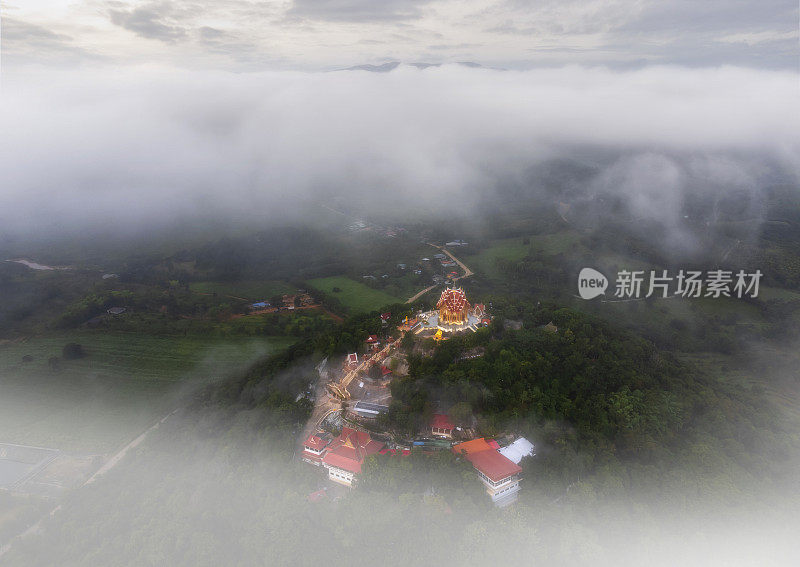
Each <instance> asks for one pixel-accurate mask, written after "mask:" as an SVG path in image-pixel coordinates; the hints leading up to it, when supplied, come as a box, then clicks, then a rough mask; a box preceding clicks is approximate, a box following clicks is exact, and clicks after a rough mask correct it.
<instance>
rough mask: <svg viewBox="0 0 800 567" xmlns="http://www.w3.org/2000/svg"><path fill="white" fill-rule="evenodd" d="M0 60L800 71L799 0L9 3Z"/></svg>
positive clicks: (242, 66)
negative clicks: (728, 67)
mask: <svg viewBox="0 0 800 567" xmlns="http://www.w3.org/2000/svg"><path fill="white" fill-rule="evenodd" d="M0 14H2V17H3V29H2V32H3V37H2V47H3V62H4V63H5V64H6V65H12V66H13V65H18V64H29V63H41V64H45V65H49V66H56V67H67V66H75V65H85V64H91V63H100V62H104V63H107V64H113V65H130V64H143V63H148V64H162V65H163V64H168V65H176V66H180V67H189V68H215V69H229V70H237V71H257V70H265V69H292V70H298V69H299V70H327V69H336V68H341V67H348V66H351V65H358V64H379V63H383V62H386V61H392V60H398V61H403V62H406V63H410V62H431V63H447V62H456V61H471V62H475V63H479V64H482V65H487V66H495V67H500V68H510V69H527V68H531V67H536V66H553V65H564V64H580V65H606V66H609V67H615V68H631V67H641V66H644V65H653V64H660V65H664V64H674V65H682V66H690V67H698V66H699V67H706V66H716V65H722V64H729V65H737V66H747V67H757V68H760V69H794V70H797V68H798V2H797V1H796V0H702V1H697V0H537V1H530V0H273V1H254V0H6V1H4V2H3V4H2V8H0Z"/></svg>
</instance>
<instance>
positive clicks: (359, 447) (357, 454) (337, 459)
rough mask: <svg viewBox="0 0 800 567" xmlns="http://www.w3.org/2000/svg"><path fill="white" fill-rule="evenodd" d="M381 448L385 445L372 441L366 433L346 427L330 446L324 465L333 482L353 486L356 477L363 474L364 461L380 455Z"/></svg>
mask: <svg viewBox="0 0 800 567" xmlns="http://www.w3.org/2000/svg"><path fill="white" fill-rule="evenodd" d="M381 448H383V443H381V442H380V441H375V440H374V439H372V438H371V437H370V435H369V433H367V432H366V431H359V430H357V429H352V428H350V427H345V428H343V429H342V432H341V433H340V434H339V436H338V437H337V438H336V439H334V440H333V441H331V444H330V445H328V448H327V450H326V452H325V457H324V458H323V459H322V464H323V465H324V466H325V467H326V468H327V469H328V477H329V478H330V479H331V480H332V481H334V482H338V483H340V484H344V485H346V486H352V485H353V481H354V480H355V475H357V474H359V473H361V465H362V464H363V463H364V459H366V458H367V457H368V456H369V455H374V454H375V453H378V452H379V451H380V450H381Z"/></svg>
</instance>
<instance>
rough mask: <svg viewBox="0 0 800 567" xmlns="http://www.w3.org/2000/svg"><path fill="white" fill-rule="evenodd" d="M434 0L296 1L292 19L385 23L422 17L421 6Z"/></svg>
mask: <svg viewBox="0 0 800 567" xmlns="http://www.w3.org/2000/svg"><path fill="white" fill-rule="evenodd" d="M431 1H432V0H381V1H380V2H375V1H374V0H294V3H293V4H292V7H291V8H290V9H289V11H288V15H290V16H299V17H303V18H309V19H314V20H333V21H352V22H369V21H375V22H384V21H387V20H410V19H417V18H420V17H422V13H421V11H420V7H421V6H424V5H425V4H430V3H431Z"/></svg>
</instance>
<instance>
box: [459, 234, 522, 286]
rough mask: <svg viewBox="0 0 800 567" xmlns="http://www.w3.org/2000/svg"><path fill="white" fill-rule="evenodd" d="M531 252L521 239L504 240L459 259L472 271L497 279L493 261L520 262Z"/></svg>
mask: <svg viewBox="0 0 800 567" xmlns="http://www.w3.org/2000/svg"><path fill="white" fill-rule="evenodd" d="M531 251H532V248H531V245H530V244H523V239H522V238H505V239H503V240H495V241H493V242H492V245H491V246H489V247H487V248H484V249H483V250H482V251H481V252H480V253H478V254H475V255H474V256H468V257H465V258H461V260H462V261H463V262H464V263H465V264H466V265H467V266H469V267H470V268H471V269H472V270H473V271H475V272H479V273H482V274H484V275H486V276H489V277H492V278H496V277H499V273H498V271H497V267H496V266H495V261H496V260H497V259H498V258H503V259H505V260H513V261H517V260H522V259H523V258H524V257H525V256H527V255H528V253H530V252H531Z"/></svg>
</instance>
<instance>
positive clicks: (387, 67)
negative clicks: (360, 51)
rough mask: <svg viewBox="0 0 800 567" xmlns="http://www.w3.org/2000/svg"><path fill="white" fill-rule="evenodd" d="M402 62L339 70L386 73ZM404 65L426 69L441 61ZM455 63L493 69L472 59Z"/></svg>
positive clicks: (356, 66) (439, 64)
mask: <svg viewBox="0 0 800 567" xmlns="http://www.w3.org/2000/svg"><path fill="white" fill-rule="evenodd" d="M401 64H403V63H402V62H401V61H388V62H386V63H381V64H380V65H371V64H364V65H354V66H353V67H347V68H345V69H339V71H369V72H370V73H388V72H390V71H394V70H395V69H397V67H399V66H400V65H401ZM406 65H410V66H411V67H416V68H417V69H427V68H428V67H441V66H442V65H443V64H442V63H423V62H415V63H406ZM456 65H461V66H463V67H471V68H473V69H478V68H480V69H494V67H484V66H483V65H481V64H480V63H475V62H473V61H458V62H456Z"/></svg>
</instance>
